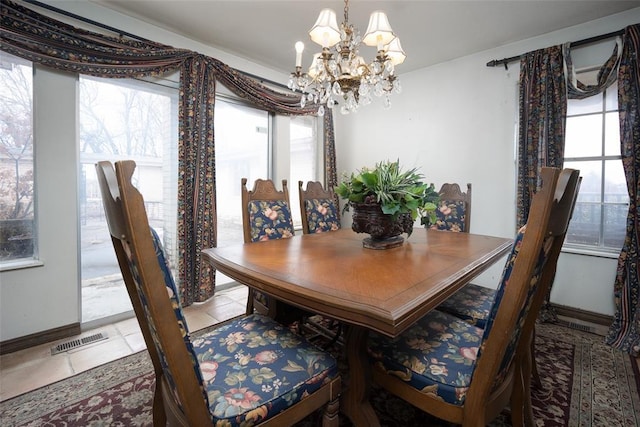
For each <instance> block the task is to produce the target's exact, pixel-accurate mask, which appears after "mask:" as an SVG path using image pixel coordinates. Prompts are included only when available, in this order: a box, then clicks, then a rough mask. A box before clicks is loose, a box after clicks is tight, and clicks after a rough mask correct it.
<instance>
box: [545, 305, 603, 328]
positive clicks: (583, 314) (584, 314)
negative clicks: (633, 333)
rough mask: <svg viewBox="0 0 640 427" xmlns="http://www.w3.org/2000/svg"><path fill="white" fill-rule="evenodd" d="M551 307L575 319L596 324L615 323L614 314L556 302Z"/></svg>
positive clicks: (559, 313) (560, 313) (558, 312)
mask: <svg viewBox="0 0 640 427" xmlns="http://www.w3.org/2000/svg"><path fill="white" fill-rule="evenodd" d="M551 307H553V308H554V309H555V310H556V313H557V314H558V315H559V316H565V317H571V318H573V319H577V320H582V321H583V322H589V323H595V324H596V325H602V326H607V327H609V326H611V324H612V323H613V316H609V315H606V314H600V313H594V312H592V311H586V310H581V309H579V308H573V307H568V306H566V305H558V304H554V303H551Z"/></svg>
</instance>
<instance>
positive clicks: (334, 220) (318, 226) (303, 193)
mask: <svg viewBox="0 0 640 427" xmlns="http://www.w3.org/2000/svg"><path fill="white" fill-rule="evenodd" d="M303 186H304V183H303V182H302V181H298V194H299V200H300V215H301V217H302V232H303V233H304V234H313V233H323V232H325V231H334V230H339V229H340V227H341V225H340V217H339V216H338V207H337V205H336V199H335V194H334V192H333V190H332V189H326V190H325V189H324V187H323V186H322V184H321V183H320V182H318V181H309V182H308V183H307V189H306V190H305V189H304V188H303Z"/></svg>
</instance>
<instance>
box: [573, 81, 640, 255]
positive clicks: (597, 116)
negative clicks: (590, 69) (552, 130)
mask: <svg viewBox="0 0 640 427" xmlns="http://www.w3.org/2000/svg"><path fill="white" fill-rule="evenodd" d="M585 78H588V76H581V78H580V80H582V81H585ZM564 156H565V158H564V159H565V162H564V166H565V167H567V168H574V169H579V170H580V176H582V184H581V186H580V192H579V194H578V200H577V202H576V207H575V210H574V213H573V217H572V219H571V223H570V225H569V230H568V232H567V237H566V241H565V245H567V246H571V247H577V248H585V249H595V250H598V251H605V252H607V251H609V252H614V251H619V250H620V249H621V248H622V244H623V242H624V238H625V233H626V219H627V212H628V205H629V195H628V193H627V186H626V178H625V176H624V170H623V168H622V161H621V155H620V126H619V121H618V93H617V86H616V85H615V84H614V85H612V86H610V87H609V88H608V89H607V90H606V91H605V92H603V93H601V94H598V95H594V96H592V97H589V98H586V99H582V100H574V99H571V100H569V101H568V106H567V128H566V145H565V153H564Z"/></svg>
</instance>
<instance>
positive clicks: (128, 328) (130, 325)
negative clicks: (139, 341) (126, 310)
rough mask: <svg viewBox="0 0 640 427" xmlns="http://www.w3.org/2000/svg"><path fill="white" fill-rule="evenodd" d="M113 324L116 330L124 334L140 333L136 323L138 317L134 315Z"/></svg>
mask: <svg viewBox="0 0 640 427" xmlns="http://www.w3.org/2000/svg"><path fill="white" fill-rule="evenodd" d="M114 326H115V328H116V329H117V330H118V332H120V334H121V335H124V336H127V335H129V334H135V333H140V325H139V324H138V319H136V318H135V317H132V318H131V319H127V320H123V321H121V322H118V323H115V324H114Z"/></svg>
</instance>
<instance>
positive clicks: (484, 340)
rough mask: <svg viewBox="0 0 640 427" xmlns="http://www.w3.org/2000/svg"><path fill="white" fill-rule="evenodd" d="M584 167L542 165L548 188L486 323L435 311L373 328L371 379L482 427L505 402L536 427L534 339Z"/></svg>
mask: <svg viewBox="0 0 640 427" xmlns="http://www.w3.org/2000/svg"><path fill="white" fill-rule="evenodd" d="M578 174H579V172H578V171H573V170H567V169H565V170H564V171H562V173H560V171H559V170H558V169H555V168H543V171H542V187H541V188H540V189H539V191H538V192H537V193H536V194H535V196H534V198H533V203H532V206H531V210H530V213H529V217H528V222H527V225H526V226H525V227H523V228H522V229H521V230H520V231H519V233H518V235H517V237H516V239H515V241H514V244H513V247H512V252H511V254H510V255H509V257H508V259H507V262H506V264H505V268H504V271H503V275H502V279H501V281H500V286H499V287H498V290H497V291H496V294H495V298H494V300H493V304H492V307H491V310H490V312H489V316H488V317H487V319H486V326H485V328H479V327H477V326H475V325H472V324H470V323H468V322H466V321H464V320H462V319H460V318H458V317H456V316H453V315H451V314H449V313H446V312H443V311H440V310H438V309H435V310H432V311H431V312H429V313H428V314H427V315H426V316H425V317H424V318H422V319H420V320H419V321H418V322H417V323H416V324H414V325H413V326H411V327H410V328H409V329H407V330H406V331H405V332H404V333H403V334H401V335H400V336H399V337H396V338H394V339H390V338H387V337H383V336H380V335H375V334H373V335H372V336H371V337H370V346H369V353H370V356H371V359H372V371H373V381H374V382H376V383H377V384H379V385H380V386H382V387H383V388H385V389H387V390H388V391H389V392H391V393H393V394H396V395H398V396H399V397H401V398H403V399H404V400H406V401H407V402H409V403H411V404H413V405H414V406H416V407H418V408H420V409H421V410H423V411H425V412H428V413H430V414H432V415H434V416H436V417H438V418H441V419H444V420H446V421H448V422H451V423H456V424H462V425H463V426H484V425H486V424H487V423H488V422H490V421H491V420H492V419H493V418H495V417H496V416H497V415H498V414H499V413H500V412H501V411H502V410H503V409H504V408H505V407H506V406H507V405H509V404H510V406H511V417H512V425H514V426H520V425H525V424H526V425H529V426H530V425H534V424H533V412H532V409H531V401H530V376H531V371H530V370H531V339H532V331H533V327H534V324H535V318H536V316H537V312H538V310H539V309H540V306H541V304H542V298H540V296H541V295H543V292H544V291H545V288H547V287H548V282H549V277H551V276H552V275H553V274H555V266H556V263H557V259H558V255H559V252H560V248H561V247H562V241H563V239H564V234H565V233H566V229H567V226H568V222H569V218H570V216H571V212H572V210H573V206H574V204H575V198H576V195H577V189H578V183H579V179H578Z"/></svg>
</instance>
